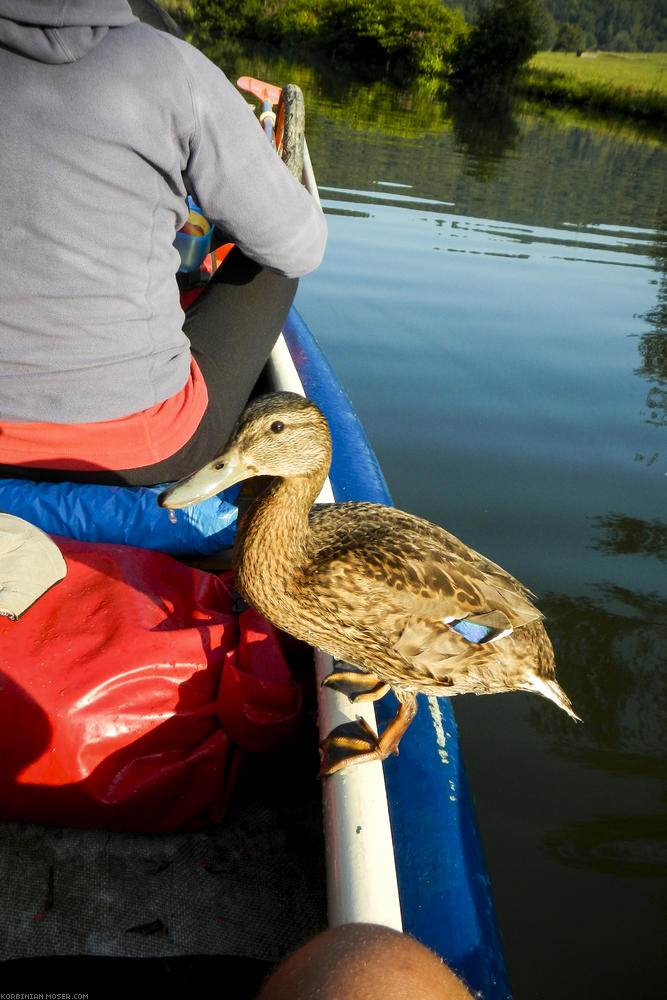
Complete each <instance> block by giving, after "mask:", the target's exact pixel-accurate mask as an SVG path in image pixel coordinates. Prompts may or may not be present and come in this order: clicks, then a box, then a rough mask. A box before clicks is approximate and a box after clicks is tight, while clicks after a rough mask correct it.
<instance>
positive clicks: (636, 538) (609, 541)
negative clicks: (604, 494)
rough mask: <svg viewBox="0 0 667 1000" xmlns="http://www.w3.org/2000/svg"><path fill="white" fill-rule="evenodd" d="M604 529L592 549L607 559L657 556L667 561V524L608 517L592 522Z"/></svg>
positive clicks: (613, 516) (631, 518) (633, 518)
mask: <svg viewBox="0 0 667 1000" xmlns="http://www.w3.org/2000/svg"><path fill="white" fill-rule="evenodd" d="M590 520H591V521H592V522H593V524H594V525H595V526H596V527H597V528H599V529H601V531H602V534H601V535H600V537H598V538H595V539H594V540H593V542H592V544H591V548H593V549H597V551H598V552H605V553H606V554H607V555H636V554H638V555H644V556H655V558H656V559H659V560H660V561H661V562H665V561H667V524H665V523H664V521H660V520H658V519H655V520H652V521H648V520H644V519H642V518H640V517H630V516H629V515H628V514H605V515H603V516H593V517H591V518H590Z"/></svg>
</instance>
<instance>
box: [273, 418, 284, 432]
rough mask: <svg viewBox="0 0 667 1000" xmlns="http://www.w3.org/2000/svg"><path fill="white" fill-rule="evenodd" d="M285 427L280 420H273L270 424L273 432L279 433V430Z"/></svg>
mask: <svg viewBox="0 0 667 1000" xmlns="http://www.w3.org/2000/svg"><path fill="white" fill-rule="evenodd" d="M284 429H285V425H284V423H283V422H282V420H274V421H273V423H272V424H271V430H272V431H273V433H274V434H280V432H281V431H283V430H284Z"/></svg>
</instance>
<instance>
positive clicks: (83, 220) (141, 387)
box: [0, 0, 326, 485]
mask: <svg viewBox="0 0 667 1000" xmlns="http://www.w3.org/2000/svg"><path fill="white" fill-rule="evenodd" d="M0 90H1V92H2V95H3V99H2V102H1V105H0V123H1V126H2V136H3V141H2V143H1V144H0V167H1V173H2V178H3V187H4V192H3V205H4V212H3V215H4V218H3V224H2V239H1V243H0V247H1V250H0V260H1V266H2V282H0V300H1V301H0V477H3V478H7V477H16V476H18V477H22V478H32V479H49V480H58V479H60V480H74V481H90V482H110V483H126V484H130V485H153V484H157V483H163V482H168V481H171V480H173V479H177V478H180V477H181V476H183V475H185V474H187V473H188V472H190V471H191V470H192V469H193V468H196V467H197V466H198V465H200V464H201V463H202V462H203V461H205V460H206V459H207V458H210V457H211V456H212V455H213V454H214V453H215V451H216V450H217V448H219V446H220V441H223V440H225V439H226V437H227V435H228V433H229V431H230V429H231V427H232V425H233V423H234V420H235V419H236V417H237V416H238V414H239V412H240V411H241V410H242V408H243V406H244V404H245V402H246V400H247V398H248V396H249V394H250V392H251V389H252V387H253V386H254V384H255V382H256V380H257V377H258V376H259V374H260V372H261V370H262V367H263V365H264V363H265V361H266V359H267V357H268V355H269V353H270V351H271V348H272V346H273V344H274V342H275V340H276V338H277V336H278V333H279V331H280V329H281V327H282V325H283V322H284V320H285V317H286V315H287V312H288V310H289V307H290V305H291V303H292V300H293V298H294V294H295V291H296V287H297V280H298V278H299V277H300V276H301V275H304V274H306V273H308V272H309V271H311V270H313V269H314V268H315V267H317V266H318V264H319V263H320V261H321V258H322V255H323V252H324V246H325V242H326V223H325V221H324V216H323V214H322V212H321V210H320V208H319V206H318V205H317V204H316V202H315V200H314V199H313V198H312V197H311V195H310V194H309V193H308V192H307V191H306V190H305V188H304V187H303V186H302V185H301V184H299V183H298V182H297V180H296V179H295V178H293V177H292V175H291V174H290V173H289V171H288V169H287V168H286V167H285V165H284V164H283V163H282V162H281V161H280V159H279V158H278V157H277V156H276V154H275V152H274V151H273V150H272V149H271V146H270V144H269V143H268V142H267V140H266V137H265V135H264V133H263V131H262V129H261V128H260V127H259V125H258V124H257V120H256V118H255V116H254V115H253V113H252V111H251V109H250V108H249V106H248V104H247V102H246V100H245V99H244V98H243V97H242V96H241V95H240V94H239V93H238V91H237V90H236V88H235V87H234V86H233V85H232V84H231V83H230V82H229V81H228V80H227V79H226V77H225V76H224V74H223V73H222V71H221V70H220V69H218V68H217V67H216V66H215V65H214V64H213V63H212V62H210V61H209V60H208V59H207V58H206V57H205V56H204V55H203V54H202V53H200V52H199V51H198V50H197V49H195V48H194V47H192V46H190V45H189V44H188V43H187V42H185V41H183V40H182V39H180V38H177V37H174V36H172V35H169V34H167V33H165V32H163V31H158V30H156V29H155V28H153V27H150V26H149V25H147V24H144V23H142V22H141V21H139V20H137V19H136V18H135V16H134V15H133V13H132V11H131V9H130V7H129V5H128V4H127V3H126V2H125V0H78V2H77V3H76V4H72V3H68V2H65V0H48V2H47V0H0ZM188 195H190V196H191V198H192V199H193V200H194V202H195V203H196V204H197V206H198V207H199V208H200V209H201V211H202V213H203V215H204V216H205V217H206V218H207V219H208V220H209V221H210V222H211V223H212V224H214V225H215V227H216V234H218V235H219V238H220V240H224V241H229V242H232V243H234V249H233V250H232V251H231V253H229V255H228V256H227V258H226V259H225V261H224V263H223V264H222V265H221V267H219V268H218V270H217V271H216V273H215V275H214V277H213V279H212V280H211V281H210V282H209V284H208V286H207V287H206V289H205V291H204V292H203V293H202V294H201V295H200V296H199V298H198V299H197V300H196V302H195V303H194V304H193V305H192V306H191V307H190V308H189V309H188V311H187V313H186V314H185V317H184V314H183V312H182V310H181V307H180V300H179V289H178V287H177V282H176V277H175V274H176V271H177V269H178V267H179V264H180V258H179V255H178V251H177V250H176V249H175V248H174V246H173V244H174V236H175V233H176V231H177V230H179V229H180V228H181V227H182V226H183V224H184V223H185V222H186V219H187V216H188V207H187V204H186V199H187V196H188Z"/></svg>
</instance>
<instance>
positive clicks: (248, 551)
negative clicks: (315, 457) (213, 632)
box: [234, 476, 321, 617]
mask: <svg viewBox="0 0 667 1000" xmlns="http://www.w3.org/2000/svg"><path fill="white" fill-rule="evenodd" d="M320 489H321V484H320V482H319V477H317V478H316V477H313V476H290V477H289V478H286V479H274V480H273V481H272V482H271V483H270V484H269V485H268V486H267V488H266V489H265V490H264V491H263V492H262V493H261V494H260V496H259V497H258V498H257V500H256V501H255V502H254V503H253V505H252V507H251V508H250V509H249V511H248V513H247V514H246V515H245V517H244V518H243V520H242V522H241V524H240V525H239V527H238V529H237V533H236V541H235V543H234V569H235V573H236V582H237V586H238V588H239V590H240V591H241V593H243V594H244V596H245V597H246V599H247V600H249V601H250V603H252V604H253V605H254V606H255V607H256V608H257V610H258V611H260V613H263V614H264V615H265V616H266V617H271V615H270V614H269V611H270V602H271V600H272V597H275V594H276V590H277V591H278V592H279V593H281V595H282V593H284V590H285V588H286V584H287V580H288V578H289V577H292V576H293V575H294V574H298V573H299V570H300V569H301V567H302V566H303V564H304V561H305V559H306V552H307V549H308V534H309V531H310V528H309V525H308V512H309V511H310V508H311V507H312V505H313V502H314V501H315V499H316V497H317V495H318V494H319V492H320ZM267 602H268V603H267Z"/></svg>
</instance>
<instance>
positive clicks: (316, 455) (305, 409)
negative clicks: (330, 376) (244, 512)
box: [158, 392, 331, 508]
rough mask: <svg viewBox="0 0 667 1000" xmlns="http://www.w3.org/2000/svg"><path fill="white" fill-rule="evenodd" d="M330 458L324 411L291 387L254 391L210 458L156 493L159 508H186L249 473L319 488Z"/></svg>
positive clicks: (329, 442) (246, 477) (329, 440)
mask: <svg viewBox="0 0 667 1000" xmlns="http://www.w3.org/2000/svg"><path fill="white" fill-rule="evenodd" d="M330 463H331V435H330V433H329V427H328V424H327V422H326V419H325V417H324V415H323V414H322V413H321V412H320V410H319V409H318V408H317V406H315V404H314V403H311V401H310V400H308V399H305V398H304V397H303V396H299V395H297V394H296V393H293V392H276V393H271V394H270V395H268V396H259V397H258V398H257V399H255V400H253V402H252V403H250V405H249V406H248V407H247V409H246V410H244V412H243V413H242V415H241V417H240V419H239V420H238V422H237V424H236V426H235V428H234V430H233V431H232V433H231V435H230V438H229V440H228V441H227V443H226V444H225V446H224V447H223V448H221V449H220V451H219V452H218V454H217V455H216V456H215V458H214V459H213V460H212V461H211V462H209V463H208V464H207V465H204V466H203V467H202V468H201V469H199V470H198V471H197V472H193V474H192V475H191V476H188V477H187V478H186V479H181V480H180V482H177V483H174V484H173V485H172V486H168V487H167V489H166V490H163V492H162V493H160V495H159V497H158V503H159V504H160V506H161V507H168V508H175V507H187V506H188V505H189V504H193V503H199V501H201V500H206V499H207V497H210V496H213V495H214V494H216V493H220V492H221V491H222V490H225V489H228V488H229V487H230V486H233V485H234V484H235V483H238V482H241V480H243V479H251V478H252V477H253V476H272V477H276V476H277V477H280V478H282V479H287V478H290V477H294V476H299V477H302V478H306V479H309V480H312V481H313V483H314V484H316V485H317V489H314V493H315V495H316V494H317V493H318V492H319V489H320V487H321V486H322V484H323V482H324V480H325V478H326V474H327V472H328V471H329V465H330Z"/></svg>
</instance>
